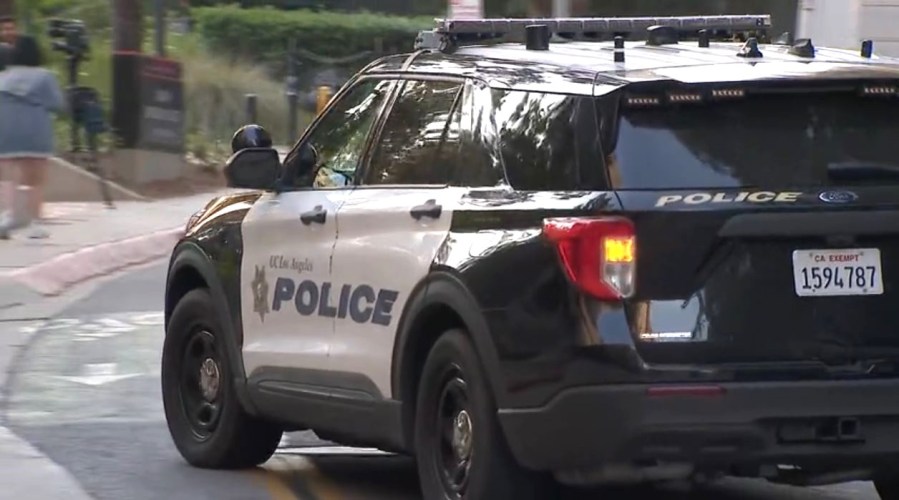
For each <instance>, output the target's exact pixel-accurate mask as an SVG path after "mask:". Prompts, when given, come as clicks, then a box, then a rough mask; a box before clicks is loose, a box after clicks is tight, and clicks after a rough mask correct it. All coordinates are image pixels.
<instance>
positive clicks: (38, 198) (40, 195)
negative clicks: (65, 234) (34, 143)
mask: <svg viewBox="0 0 899 500" xmlns="http://www.w3.org/2000/svg"><path fill="white" fill-rule="evenodd" d="M48 161H49V160H47V159H45V158H27V159H23V160H20V161H19V165H20V166H19V168H20V169H21V173H22V184H24V185H26V186H28V187H29V188H30V189H29V190H28V200H27V204H26V207H27V210H28V213H29V216H30V217H29V218H30V219H31V224H32V230H31V232H30V233H29V237H30V238H46V237H47V236H48V233H47V231H46V229H44V228H42V227H40V226H39V225H38V224H39V223H40V222H41V216H42V208H43V204H44V182H45V181H46V180H47V163H48Z"/></svg>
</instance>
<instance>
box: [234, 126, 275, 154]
mask: <svg viewBox="0 0 899 500" xmlns="http://www.w3.org/2000/svg"><path fill="white" fill-rule="evenodd" d="M270 147H272V135H271V134H269V133H268V130H265V128H263V127H262V126H260V125H256V124H250V125H244V126H243V127H240V128H239V129H237V132H234V136H232V137H231V153H237V152H240V151H243V150H244V149H250V148H270Z"/></svg>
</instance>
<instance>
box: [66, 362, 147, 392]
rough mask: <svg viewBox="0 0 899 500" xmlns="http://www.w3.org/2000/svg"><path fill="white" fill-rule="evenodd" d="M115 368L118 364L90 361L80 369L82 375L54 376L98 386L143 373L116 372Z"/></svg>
mask: <svg viewBox="0 0 899 500" xmlns="http://www.w3.org/2000/svg"><path fill="white" fill-rule="evenodd" d="M117 369H118V366H117V365H116V363H90V364H87V365H84V368H83V370H82V371H83V372H84V374H83V375H79V376H74V377H73V376H66V375H55V376H54V378H57V379H60V380H68V381H69V382H75V383H78V384H85V385H92V386H99V385H105V384H109V383H111V382H118V381H120V380H125V379H129V378H134V377H140V376H141V375H143V373H116V371H117Z"/></svg>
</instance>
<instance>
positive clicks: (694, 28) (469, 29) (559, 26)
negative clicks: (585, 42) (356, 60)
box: [415, 14, 771, 50]
mask: <svg viewBox="0 0 899 500" xmlns="http://www.w3.org/2000/svg"><path fill="white" fill-rule="evenodd" d="M533 25H545V26H547V28H548V29H549V31H550V32H551V33H554V34H556V35H558V36H560V37H563V38H578V37H585V38H594V39H595V38H604V37H605V38H610V37H613V36H619V35H620V36H625V37H628V38H631V39H633V38H637V37H641V38H643V37H645V36H647V32H648V30H649V28H652V27H655V26H664V27H666V28H671V29H673V30H675V31H676V32H677V33H679V34H680V35H681V37H680V38H681V39H683V38H685V37H696V36H697V34H698V32H699V31H700V30H706V32H707V33H708V34H710V35H711V34H712V33H713V32H726V33H736V32H746V31H765V32H767V30H769V29H770V28H771V16H770V15H767V14H765V15H745V16H731V15H729V16H669V17H569V18H507V19H435V27H434V29H433V30H426V31H422V32H420V33H419V35H418V39H417V40H416V44H415V46H416V49H438V50H445V49H447V48H449V47H450V46H452V45H455V44H456V43H458V42H472V41H482V40H488V39H494V38H502V37H504V36H516V37H519V38H524V35H525V32H526V28H527V27H528V26H533Z"/></svg>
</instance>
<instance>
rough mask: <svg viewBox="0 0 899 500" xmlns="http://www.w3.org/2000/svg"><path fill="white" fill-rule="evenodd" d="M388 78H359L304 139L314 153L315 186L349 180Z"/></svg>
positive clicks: (328, 185)
mask: <svg viewBox="0 0 899 500" xmlns="http://www.w3.org/2000/svg"><path fill="white" fill-rule="evenodd" d="M391 83H392V81H390V80H363V81H362V82H360V83H358V84H356V86H355V87H353V88H352V89H351V90H350V91H349V92H348V93H347V94H345V95H344V96H343V97H342V98H341V99H340V100H339V101H338V102H337V103H335V105H334V107H332V108H331V109H330V110H329V111H328V112H327V114H326V115H325V116H323V117H322V119H321V121H319V123H318V125H316V127H315V129H314V130H313V131H312V132H311V134H310V135H309V137H308V138H307V139H306V142H307V143H308V144H311V145H312V146H313V147H315V149H316V151H317V152H318V165H317V166H316V167H317V172H316V175H315V180H314V182H313V186H314V187H315V188H330V187H340V186H345V185H349V184H352V183H353V180H354V175H355V173H356V167H357V166H358V165H359V162H360V161H361V159H362V155H363V153H364V151H365V142H366V140H367V139H368V135H369V132H370V131H371V127H372V125H373V124H374V122H375V120H376V119H377V117H378V113H379V111H380V110H381V104H382V103H383V102H384V99H385V98H386V97H387V94H388V92H389V91H390V84H391Z"/></svg>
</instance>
